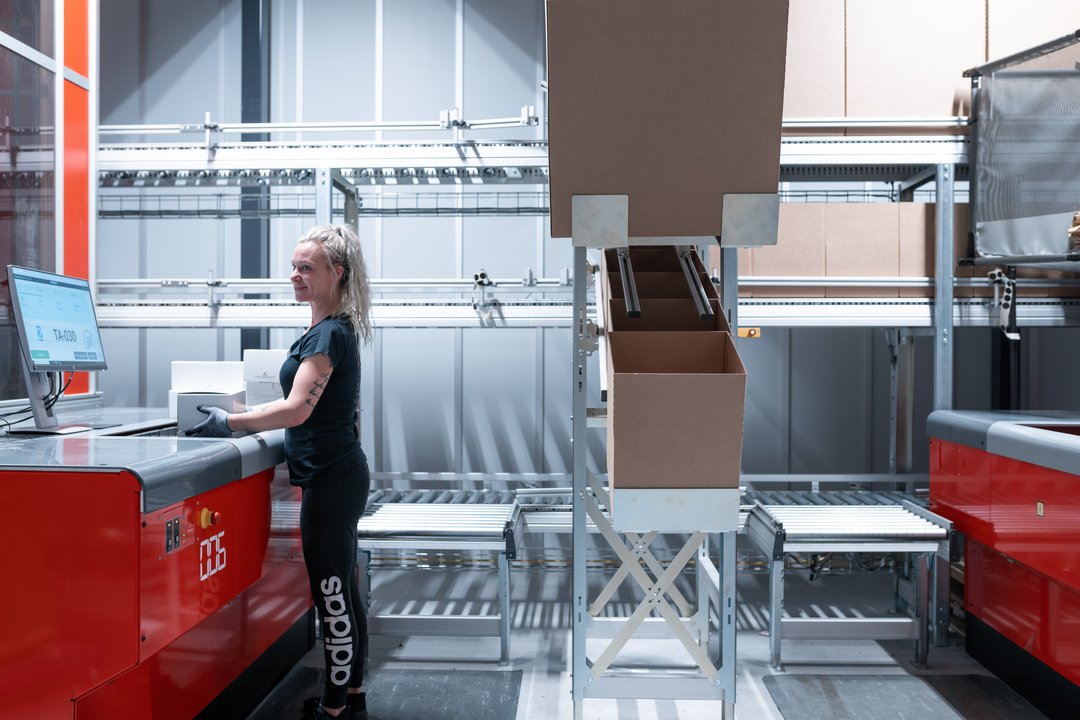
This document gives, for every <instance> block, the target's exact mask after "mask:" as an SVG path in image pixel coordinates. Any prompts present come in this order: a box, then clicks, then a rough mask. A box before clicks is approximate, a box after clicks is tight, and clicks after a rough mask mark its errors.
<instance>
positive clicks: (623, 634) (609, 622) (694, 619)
mask: <svg viewBox="0 0 1080 720" xmlns="http://www.w3.org/2000/svg"><path fill="white" fill-rule="evenodd" d="M591 219H593V220H600V221H601V222H602V220H603V219H602V218H599V217H595V218H591ZM577 240H578V238H576V237H575V242H577ZM675 240H676V239H674V238H673V239H672V244H678V243H677V242H675ZM733 254H734V251H732V255H733ZM591 277H592V276H591V268H590V266H589V263H588V258H587V254H586V248H585V247H582V246H576V247H575V248H574V283H573V298H574V302H573V333H574V339H573V365H572V393H573V416H572V422H573V428H572V443H573V594H572V598H571V613H572V625H571V635H572V636H571V676H572V694H573V702H574V717H575V719H577V720H583V718H584V700H585V698H586V697H590V698H657V699H659V698H664V699H676V698H681V699H707V700H719V701H722V702H723V706H722V715H721V717H722V718H725V719H726V720H732V719H733V718H734V716H735V582H734V579H735V564H736V563H735V561H736V552H735V535H736V528H734V527H733V528H732V529H731V530H730V531H726V532H722V533H720V536H721V542H720V567H719V569H718V568H716V566H714V565H713V564H712V562H711V560H710V559H709V553H708V538H709V533H708V532H696V531H693V530H689V531H688V534H689V536H690V537H689V539H688V540H687V542H686V543H685V544H684V545H683V547H682V549H681V550H680V552H679V553H678V554H677V556H676V557H675V559H674V560H673V561H671V562H670V563H669V564H668V567H667V568H664V567H663V566H661V565H660V563H659V562H658V561H657V560H656V558H655V556H653V554H652V552H651V551H650V550H649V545H650V544H651V543H652V541H653V539H654V538H655V537H656V535H657V534H658V533H657V532H655V531H653V532H646V533H644V534H639V533H636V532H626V533H622V536H620V533H619V532H618V531H616V530H615V529H614V528H613V527H612V525H611V521H610V518H609V516H608V514H607V513H606V512H605V509H606V508H610V507H611V499H610V496H609V494H608V492H607V490H605V489H604V488H603V487H602V486H601V484H600V482H599V481H598V480H597V479H596V477H595V476H593V475H592V474H591V473H590V472H589V471H588V469H587V466H586V456H587V448H586V436H585V432H586V426H587V419H586V418H587V414H588V404H587V401H586V398H587V388H588V367H587V359H588V356H589V355H590V354H591V353H592V352H593V350H594V349H596V348H597V346H598V343H597V337H596V327H595V324H594V323H593V322H592V321H590V319H589V315H588V293H589V286H590V280H591ZM590 519H591V521H592V523H593V524H594V526H595V530H594V532H595V531H599V533H600V534H601V535H602V536H603V537H604V538H605V540H606V541H607V542H608V543H609V544H610V545H611V547H612V548H613V550H614V551H615V553H616V554H617V555H618V557H619V559H620V560H621V561H622V563H623V564H622V566H621V567H620V568H619V570H618V571H617V573H616V575H615V576H614V577H613V578H612V579H611V580H610V581H609V582H608V584H607V587H605V588H604V590H603V591H602V592H601V593H600V595H599V596H598V597H597V598H596V599H595V600H594V601H593V602H592V603H591V604H590V603H589V601H588V598H587V572H586V570H587V568H586V562H587V558H586V548H587V542H588V532H589V527H588V523H589V520H590ZM624 538H625V539H624ZM691 559H694V560H695V569H696V577H695V587H696V589H697V598H696V600H697V603H698V604H697V606H696V607H695V606H693V605H691V603H690V602H689V601H688V600H687V599H686V598H685V597H684V596H683V595H682V594H681V593H680V592H679V591H678V590H677V589H676V588H675V587H674V586H673V583H674V581H675V579H676V578H677V577H678V575H679V573H680V572H682V571H683V570H684V569H685V568H686V567H687V565H688V563H689V561H690V560H691ZM627 577H632V578H633V579H634V581H635V582H636V583H637V584H638V586H639V587H640V588H641V589H642V591H643V592H644V598H643V599H642V600H641V602H640V603H639V604H638V606H637V608H636V609H635V610H634V612H633V613H632V614H631V615H630V616H629V617H628V618H600V617H597V616H598V615H599V614H600V612H601V611H602V609H603V608H604V606H605V605H606V603H607V602H608V600H609V599H610V598H611V597H612V596H613V595H614V593H615V591H616V590H617V589H618V587H619V586H620V585H621V583H622V582H623V581H624V580H626V578H627ZM653 610H655V611H656V612H657V613H658V614H659V615H660V617H659V618H650V617H648V616H649V615H650V614H651V613H652V611H653ZM714 610H715V612H716V614H717V615H718V627H719V632H718V636H719V641H718V643H717V646H718V657H717V658H716V659H715V660H714V659H713V658H711V657H710V655H709V651H710V646H711V643H710V631H711V625H712V617H713V614H712V613H713V611H714ZM632 636H633V637H639V638H640V637H652V638H656V637H663V638H668V637H675V638H677V639H678V640H679V641H680V642H681V643H682V645H683V647H684V648H685V649H686V650H687V651H688V652H689V654H690V656H691V658H692V659H693V661H694V664H695V665H696V666H697V670H698V671H699V672H686V671H681V672H664V671H660V670H655V671H648V672H642V671H635V672H634V673H633V674H632V675H620V674H619V673H617V672H615V671H612V669H611V664H612V661H613V660H614V659H615V657H616V656H617V655H618V653H619V651H620V650H621V649H622V648H623V647H624V646H625V645H626V643H627V641H628V640H629V639H630V638H631V637H632ZM587 637H593V638H599V637H606V638H611V643H609V644H608V646H607V647H606V648H605V649H604V650H603V651H602V652H601V654H600V655H599V656H598V657H597V658H596V659H595V660H590V659H589V657H588V656H587V655H586V647H585V643H586V638H587Z"/></svg>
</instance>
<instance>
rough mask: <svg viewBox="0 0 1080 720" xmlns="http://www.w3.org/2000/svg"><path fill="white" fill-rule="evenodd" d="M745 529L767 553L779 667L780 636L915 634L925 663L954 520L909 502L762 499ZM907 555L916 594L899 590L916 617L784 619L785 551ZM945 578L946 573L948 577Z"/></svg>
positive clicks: (772, 645) (772, 644) (773, 658)
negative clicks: (934, 590)
mask: <svg viewBox="0 0 1080 720" xmlns="http://www.w3.org/2000/svg"><path fill="white" fill-rule="evenodd" d="M745 527H746V534H747V535H748V536H749V537H750V539H751V540H752V541H753V542H754V544H755V545H756V546H757V547H758V548H759V549H761V550H762V551H763V552H764V553H765V554H766V555H767V556H768V558H769V660H770V664H771V665H772V666H773V667H774V668H776V669H777V670H781V669H783V665H782V663H781V652H780V650H781V640H782V638H783V635H785V634H786V635H787V637H788V638H789V639H793V638H800V639H822V638H843V639H854V638H862V639H879V640H884V639H888V640H913V641H914V652H915V657H914V660H913V664H914V665H915V666H916V667H918V668H925V667H926V656H927V648H928V645H929V641H930V617H931V616H932V615H935V614H936V612H935V608H934V605H936V603H931V594H930V586H931V578H936V575H937V571H938V568H937V567H936V565H937V564H938V563H941V562H945V563H947V562H948V558H949V541H950V537H951V534H952V523H951V522H950V521H948V520H946V519H945V518H942V517H939V516H937V515H935V514H933V513H931V512H930V511H928V510H926V509H924V508H922V507H919V506H918V505H915V504H914V503H911V502H909V501H906V500H904V501H901V503H900V504H899V505H805V506H792V505H763V504H762V503H760V502H757V503H755V504H754V506H753V507H752V508H751V509H750V512H749V514H748V515H747V518H746V526H745ZM834 552H840V553H861V552H869V553H879V554H880V553H905V554H909V555H910V556H911V557H912V562H913V564H914V566H915V575H914V577H913V579H912V583H913V585H912V586H911V588H910V592H905V591H904V590H903V586H901V592H902V594H903V595H905V597H904V599H905V600H907V601H908V606H909V607H910V608H912V610H913V611H914V617H913V618H855V619H851V618H837V619H833V618H785V617H783V611H784V574H785V566H784V556H785V555H786V554H789V553H803V554H816V553H834ZM946 577H947V575H946Z"/></svg>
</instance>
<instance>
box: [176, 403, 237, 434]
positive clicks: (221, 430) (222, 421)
mask: <svg viewBox="0 0 1080 720" xmlns="http://www.w3.org/2000/svg"><path fill="white" fill-rule="evenodd" d="M196 409H197V410H198V411H199V412H204V413H206V414H207V415H209V416H210V417H208V418H206V419H205V420H203V421H202V422H201V423H199V424H198V425H192V426H191V427H190V428H188V429H187V430H185V431H184V434H185V435H197V436H199V437H219V438H222V437H230V436H232V433H233V431H232V428H230V427H229V421H228V418H229V413H227V412H225V411H224V410H222V409H221V408H219V407H210V406H209V405H199V406H198V408H196Z"/></svg>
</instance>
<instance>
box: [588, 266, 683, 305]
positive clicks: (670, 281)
mask: <svg viewBox="0 0 1080 720" xmlns="http://www.w3.org/2000/svg"><path fill="white" fill-rule="evenodd" d="M606 277H607V282H608V285H609V286H610V288H611V292H610V293H608V296H609V297H612V298H620V299H623V298H624V297H625V295H624V293H623V286H622V275H621V274H620V273H617V272H609V273H607V274H606ZM634 286H635V287H636V288H637V293H638V298H653V299H657V300H662V299H671V300H675V299H680V298H685V299H687V300H689V299H690V286H689V284H687V282H686V275H684V274H683V273H681V272H677V273H674V272H637V271H636V270H635V271H634Z"/></svg>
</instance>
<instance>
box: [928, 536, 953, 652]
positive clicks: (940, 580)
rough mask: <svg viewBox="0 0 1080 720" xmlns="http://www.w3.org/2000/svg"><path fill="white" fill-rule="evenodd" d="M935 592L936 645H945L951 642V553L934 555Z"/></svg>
mask: <svg viewBox="0 0 1080 720" xmlns="http://www.w3.org/2000/svg"><path fill="white" fill-rule="evenodd" d="M933 560H934V565H933V576H934V594H933V604H932V606H931V610H932V614H931V617H932V618H933V621H932V622H933V625H932V627H931V633H932V635H933V642H934V647H945V646H946V645H948V644H949V613H950V610H949V585H950V583H951V581H952V572H951V569H950V565H951V563H950V562H949V553H948V551H947V550H946V551H945V552H938V553H937V554H936V555H934V556H933Z"/></svg>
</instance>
